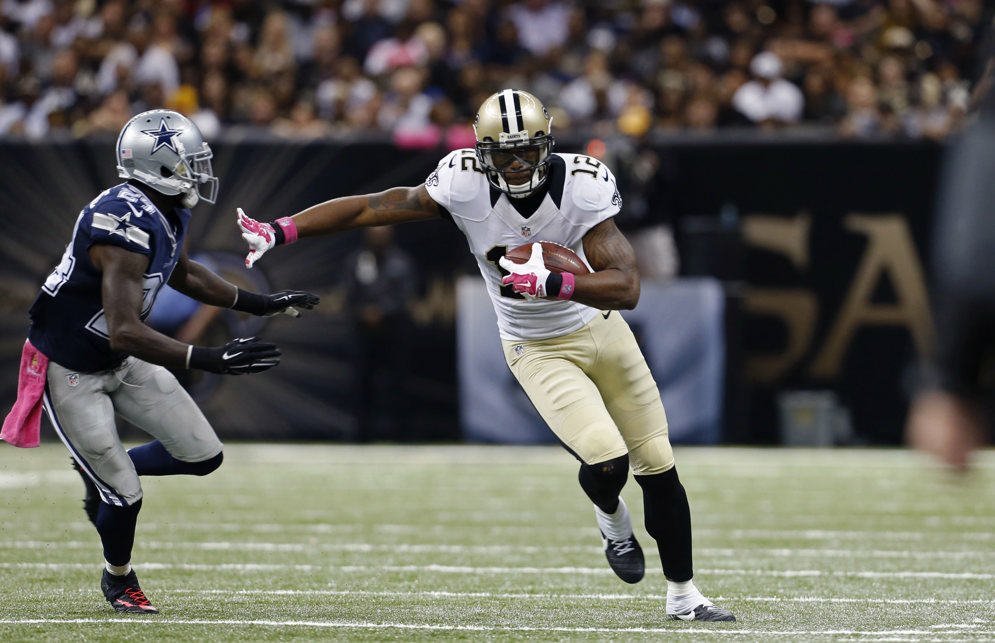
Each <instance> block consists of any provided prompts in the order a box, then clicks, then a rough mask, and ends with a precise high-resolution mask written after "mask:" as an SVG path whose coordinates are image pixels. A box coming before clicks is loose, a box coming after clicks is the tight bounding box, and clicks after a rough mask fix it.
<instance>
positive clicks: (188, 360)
mask: <svg viewBox="0 0 995 643" xmlns="http://www.w3.org/2000/svg"><path fill="white" fill-rule="evenodd" d="M192 353H193V344H190V345H188V346H187V362H186V364H185V365H184V366H183V368H190V355H191V354H192Z"/></svg>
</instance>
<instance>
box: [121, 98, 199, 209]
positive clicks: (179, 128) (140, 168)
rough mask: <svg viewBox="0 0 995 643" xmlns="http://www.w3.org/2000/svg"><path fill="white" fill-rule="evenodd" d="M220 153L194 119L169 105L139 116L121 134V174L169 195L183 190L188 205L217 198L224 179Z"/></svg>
mask: <svg viewBox="0 0 995 643" xmlns="http://www.w3.org/2000/svg"><path fill="white" fill-rule="evenodd" d="M213 156H214V154H213V153H212V152H211V147H210V146H209V145H208V144H207V143H206V142H205V141H204V137H203V136H201V134H200V130H199V129H197V126H196V125H194V123H193V121H191V120H190V119H189V118H187V117H186V116H184V115H183V114H180V113H179V112H174V111H172V110H169V109H153V110H150V111H147V112H142V113H141V114H139V115H138V116H135V117H134V118H132V119H131V120H130V121H128V124H127V125H125V126H124V128H123V129H122V130H121V134H120V136H118V138H117V173H118V176H120V177H121V178H124V179H135V180H136V181H141V182H142V183H144V184H145V185H147V186H149V187H151V188H152V189H154V190H156V191H157V192H161V193H162V194H166V195H169V196H175V195H178V194H182V195H183V198H182V203H183V206H184V207H187V208H192V207H193V206H194V205H196V204H197V202H198V201H199V200H200V199H203V200H204V201H206V202H208V203H214V200H215V199H216V198H217V196H218V179H217V177H215V176H214V173H213V172H212V171H211V158H212V157H213Z"/></svg>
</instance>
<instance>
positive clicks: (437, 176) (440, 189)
mask: <svg viewBox="0 0 995 643" xmlns="http://www.w3.org/2000/svg"><path fill="white" fill-rule="evenodd" d="M487 185H488V183H487V177H486V176H485V175H484V171H483V170H482V169H481V167H480V163H479V162H478V161H477V154H476V152H475V151H474V150H473V148H464V149H459V150H455V151H453V152H451V153H449V154H448V155H447V156H446V157H445V158H443V159H442V161H441V162H440V163H439V166H438V167H437V168H435V171H434V172H432V174H430V175H429V177H428V178H427V179H426V180H425V188H426V189H427V190H428V193H429V195H430V196H431V197H432V198H433V199H434V200H435V201H436V202H437V203H439V204H440V205H442V206H443V207H445V208H450V207H451V206H452V205H453V204H458V203H466V202H468V201H472V200H473V199H474V198H476V197H477V195H479V194H480V190H481V189H484V188H486V186H487Z"/></svg>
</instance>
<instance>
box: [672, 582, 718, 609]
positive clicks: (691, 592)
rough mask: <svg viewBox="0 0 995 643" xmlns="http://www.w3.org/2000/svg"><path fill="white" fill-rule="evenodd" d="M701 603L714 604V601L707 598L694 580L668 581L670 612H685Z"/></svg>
mask: <svg viewBox="0 0 995 643" xmlns="http://www.w3.org/2000/svg"><path fill="white" fill-rule="evenodd" d="M699 605H713V603H712V601H710V600H708V599H707V598H705V595H704V594H702V593H701V590H699V589H698V588H697V587H696V586H695V584H694V581H692V580H689V581H686V582H683V583H678V582H675V581H672V580H668V581H667V613H668V614H684V613H685V612H690V611H691V610H693V609H694V608H696V607H698V606H699Z"/></svg>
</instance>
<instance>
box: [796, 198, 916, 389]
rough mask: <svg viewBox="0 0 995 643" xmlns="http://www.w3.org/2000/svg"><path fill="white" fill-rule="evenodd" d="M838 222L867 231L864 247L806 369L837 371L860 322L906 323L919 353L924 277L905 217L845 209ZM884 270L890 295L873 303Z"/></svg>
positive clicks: (823, 374) (832, 373) (816, 374)
mask: <svg viewBox="0 0 995 643" xmlns="http://www.w3.org/2000/svg"><path fill="white" fill-rule="evenodd" d="M844 225H845V226H846V228H847V229H848V230H852V231H854V232H856V233H858V234H863V235H865V236H866V237H867V249H866V250H865V251H864V256H863V257H862V259H861V262H860V266H859V267H858V268H857V272H856V274H855V275H854V277H853V281H852V282H851V284H850V288H849V290H848V292H847V296H846V301H845V302H844V303H843V307H842V309H841V310H840V312H839V316H838V317H837V319H836V323H835V324H833V327H832V329H831V330H830V332H829V336H828V337H827V339H826V342H825V344H823V346H822V350H821V351H819V354H818V356H817V357H816V358H815V360H814V361H813V362H812V366H811V368H810V370H809V372H810V373H811V375H812V376H813V377H836V376H838V375H839V372H840V364H841V363H842V361H843V358H844V357H845V356H846V351H847V349H848V348H849V346H850V343H851V342H852V341H853V336H854V334H855V333H856V332H857V330H859V329H860V328H861V327H863V326H904V327H906V328H907V329H908V331H909V333H910V334H911V335H912V340H913V342H914V343H915V347H916V352H917V353H918V354H919V355H920V356H921V355H923V354H924V353H925V351H926V348H927V344H928V342H929V341H930V339H931V337H932V334H933V320H932V317H931V316H930V314H929V298H928V296H927V294H926V279H925V277H924V275H923V270H922V265H921V263H920V262H919V256H918V254H917V253H916V248H915V243H914V242H913V240H912V235H911V234H910V233H909V226H908V224H907V223H906V222H905V217H903V216H901V215H897V214H892V215H886V216H882V215H862V214H851V215H849V216H847V217H846V221H845V224H844ZM885 276H886V277H888V279H889V280H890V281H891V284H892V287H893V288H894V290H895V301H894V302H892V303H887V304H878V303H874V302H872V301H871V297H872V295H873V293H874V286H875V285H876V284H877V283H878V280H880V279H881V278H882V277H885Z"/></svg>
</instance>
